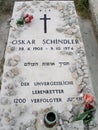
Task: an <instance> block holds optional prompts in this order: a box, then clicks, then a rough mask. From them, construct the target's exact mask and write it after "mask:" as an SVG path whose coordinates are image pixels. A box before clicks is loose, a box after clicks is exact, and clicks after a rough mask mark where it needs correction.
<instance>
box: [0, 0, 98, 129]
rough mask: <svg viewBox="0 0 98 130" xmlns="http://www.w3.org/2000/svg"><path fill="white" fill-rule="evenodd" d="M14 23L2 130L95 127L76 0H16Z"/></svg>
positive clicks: (0, 104) (0, 105)
mask: <svg viewBox="0 0 98 130" xmlns="http://www.w3.org/2000/svg"><path fill="white" fill-rule="evenodd" d="M10 26H11V27H10V31H9V38H8V43H7V47H6V52H5V64H4V71H3V76H2V86H1V95H0V130H16V129H17V130H42V129H43V130H48V129H52V130H84V129H85V130H89V129H91V128H92V129H94V130H97V122H96V118H97V117H96V114H95V112H96V103H95V96H94V92H93V88H92V84H91V80H90V74H89V69H88V64H87V59H86V54H85V50H84V45H83V41H82V38H81V33H80V28H79V24H78V19H77V15H76V11H75V6H74V2H73V1H48V0H46V1H25V2H15V5H14V10H13V15H12V19H11V23H10Z"/></svg>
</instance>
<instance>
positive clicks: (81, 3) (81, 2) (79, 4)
mask: <svg viewBox="0 0 98 130" xmlns="http://www.w3.org/2000/svg"><path fill="white" fill-rule="evenodd" d="M74 2H75V6H76V10H77V12H78V14H79V15H80V16H81V17H82V18H89V17H90V11H89V0H74Z"/></svg>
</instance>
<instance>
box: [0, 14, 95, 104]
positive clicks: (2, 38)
mask: <svg viewBox="0 0 98 130" xmlns="http://www.w3.org/2000/svg"><path fill="white" fill-rule="evenodd" d="M0 17H1V18H2V19H1V18H0V60H2V58H3V56H4V51H5V47H6V43H7V36H8V30H9V26H8V19H9V18H10V15H3V16H0ZM79 24H80V28H81V33H82V37H83V41H84V46H85V50H86V55H87V60H88V64H89V68H90V72H91V79H92V83H93V87H94V91H95V94H96V98H97V99H98V95H97V93H98V87H97V85H98V44H97V40H96V37H95V34H94V31H93V27H92V23H91V21H90V20H84V19H81V18H79ZM97 102H98V100H97Z"/></svg>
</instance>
